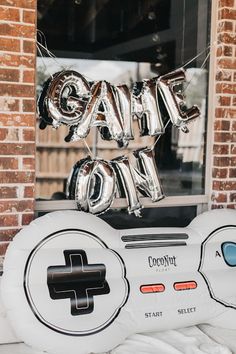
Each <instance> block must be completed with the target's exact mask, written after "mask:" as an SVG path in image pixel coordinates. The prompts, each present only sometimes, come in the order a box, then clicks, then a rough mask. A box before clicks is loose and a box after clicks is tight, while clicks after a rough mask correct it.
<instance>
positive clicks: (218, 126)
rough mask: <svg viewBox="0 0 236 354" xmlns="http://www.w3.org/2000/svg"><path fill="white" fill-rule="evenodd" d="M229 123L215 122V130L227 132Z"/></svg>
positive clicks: (226, 121) (227, 121)
mask: <svg viewBox="0 0 236 354" xmlns="http://www.w3.org/2000/svg"><path fill="white" fill-rule="evenodd" d="M229 128H230V121H229V120H217V121H215V123H214V129H215V130H229Z"/></svg>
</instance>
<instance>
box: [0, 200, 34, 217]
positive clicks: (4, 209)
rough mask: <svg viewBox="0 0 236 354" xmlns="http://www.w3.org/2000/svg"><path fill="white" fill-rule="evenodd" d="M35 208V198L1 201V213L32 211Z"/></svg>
mask: <svg viewBox="0 0 236 354" xmlns="http://www.w3.org/2000/svg"><path fill="white" fill-rule="evenodd" d="M33 208H34V201H33V200H27V199H25V200H4V201H1V203H0V213H6V214H9V213H16V212H21V213H22V212H24V213H27V212H31V211H32V210H33Z"/></svg>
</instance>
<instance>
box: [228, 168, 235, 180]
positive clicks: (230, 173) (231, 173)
mask: <svg viewBox="0 0 236 354" xmlns="http://www.w3.org/2000/svg"><path fill="white" fill-rule="evenodd" d="M229 177H230V178H235V177H236V168H230V169H229Z"/></svg>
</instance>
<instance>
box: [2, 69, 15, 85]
mask: <svg viewBox="0 0 236 354" xmlns="http://www.w3.org/2000/svg"><path fill="white" fill-rule="evenodd" d="M19 77H20V72H19V70H16V69H2V68H0V81H13V82H18V81H19Z"/></svg>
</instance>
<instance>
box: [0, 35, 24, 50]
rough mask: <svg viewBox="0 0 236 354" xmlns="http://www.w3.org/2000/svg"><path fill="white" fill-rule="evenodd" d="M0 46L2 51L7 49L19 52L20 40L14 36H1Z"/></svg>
mask: <svg viewBox="0 0 236 354" xmlns="http://www.w3.org/2000/svg"><path fill="white" fill-rule="evenodd" d="M0 48H1V50H2V51H6V52H19V51H20V40H19V39H14V38H6V37H1V38H0Z"/></svg>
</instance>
